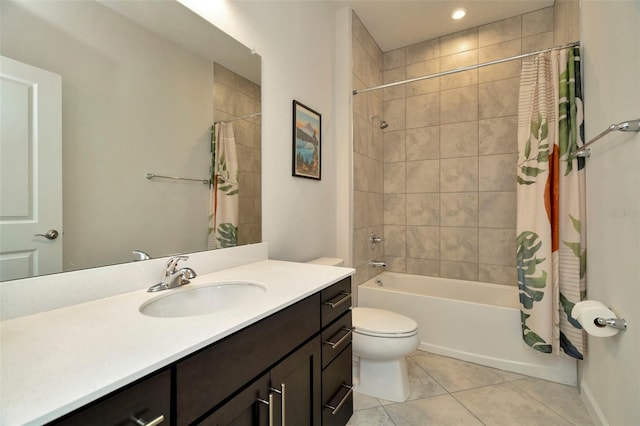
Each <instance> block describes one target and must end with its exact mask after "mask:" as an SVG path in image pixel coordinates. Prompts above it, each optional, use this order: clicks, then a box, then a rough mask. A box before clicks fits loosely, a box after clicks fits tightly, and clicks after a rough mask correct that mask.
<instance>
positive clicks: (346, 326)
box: [322, 310, 353, 368]
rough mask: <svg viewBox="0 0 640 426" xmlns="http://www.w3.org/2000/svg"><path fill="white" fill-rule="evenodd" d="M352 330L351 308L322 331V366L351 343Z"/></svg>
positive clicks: (327, 363)
mask: <svg viewBox="0 0 640 426" xmlns="http://www.w3.org/2000/svg"><path fill="white" fill-rule="evenodd" d="M352 332H353V329H352V325H351V311H350V310H349V311H347V312H345V314H344V315H343V316H341V317H340V318H338V319H337V320H336V321H335V322H334V323H333V324H331V325H330V326H328V327H327V328H326V329H324V330H323V331H322V368H325V367H326V366H327V365H329V363H330V362H331V361H333V359H334V358H335V357H336V356H338V354H339V353H340V352H342V350H343V349H344V348H346V347H347V346H348V345H349V344H350V343H351V333H352Z"/></svg>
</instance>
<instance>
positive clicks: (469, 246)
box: [440, 228, 478, 272]
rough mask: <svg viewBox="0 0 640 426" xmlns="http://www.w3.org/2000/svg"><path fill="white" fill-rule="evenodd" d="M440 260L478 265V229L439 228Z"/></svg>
mask: <svg viewBox="0 0 640 426" xmlns="http://www.w3.org/2000/svg"><path fill="white" fill-rule="evenodd" d="M440 260H450V261H455V262H465V263H478V228H440ZM440 266H441V267H442V265H440ZM441 272H442V271H441Z"/></svg>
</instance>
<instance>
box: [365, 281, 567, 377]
mask: <svg viewBox="0 0 640 426" xmlns="http://www.w3.org/2000/svg"><path fill="white" fill-rule="evenodd" d="M377 281H380V282H381V283H382V286H379V285H378V284H376V282H377ZM357 296H358V306H363V307H369V308H380V309H388V310H390V311H394V312H398V313H400V314H403V315H406V316H408V317H410V318H413V319H414V320H416V322H417V323H418V337H419V338H420V349H422V350H425V351H428V352H433V353H436V354H440V355H445V356H449V357H452V358H458V359H461V360H464V361H470V362H474V363H477V364H482V365H486V366H488V367H494V368H499V369H502V370H508V371H512V372H515V373H520V374H526V375H528V376H533V377H538V378H541V379H545V380H551V381H554V382H558V383H563V384H567V385H572V386H575V385H576V383H577V365H576V361H575V360H573V359H570V358H567V357H565V356H556V355H550V354H542V353H539V352H536V351H534V350H532V349H531V348H529V347H528V346H527V345H526V344H525V343H524V342H523V341H522V328H521V325H520V310H519V308H518V289H517V287H511V286H505V285H498V284H487V283H480V282H473V281H462V280H454V279H449V278H438V277H427V276H422V275H409V274H399V273H395V272H383V273H382V274H380V275H378V276H377V277H375V278H373V279H371V280H369V281H367V282H365V283H363V284H361V285H360V286H358V295H357Z"/></svg>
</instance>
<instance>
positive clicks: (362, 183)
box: [353, 152, 369, 191]
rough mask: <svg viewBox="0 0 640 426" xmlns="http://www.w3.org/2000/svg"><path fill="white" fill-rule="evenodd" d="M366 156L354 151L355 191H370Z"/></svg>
mask: <svg viewBox="0 0 640 426" xmlns="http://www.w3.org/2000/svg"><path fill="white" fill-rule="evenodd" d="M366 166H367V164H366V157H365V156H364V155H362V154H358V153H357V152H354V153H353V189H354V190H355V191H368V190H369V181H368V179H367V168H366Z"/></svg>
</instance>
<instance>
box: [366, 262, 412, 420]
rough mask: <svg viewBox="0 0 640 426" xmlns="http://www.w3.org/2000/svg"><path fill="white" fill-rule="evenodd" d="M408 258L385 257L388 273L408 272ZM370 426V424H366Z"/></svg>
mask: <svg viewBox="0 0 640 426" xmlns="http://www.w3.org/2000/svg"><path fill="white" fill-rule="evenodd" d="M406 260H407V259H406V258H405V257H394V256H385V257H384V262H385V263H386V264H387V271H390V272H406V269H407V268H406ZM364 424H368V423H366V422H365V423H364Z"/></svg>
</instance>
